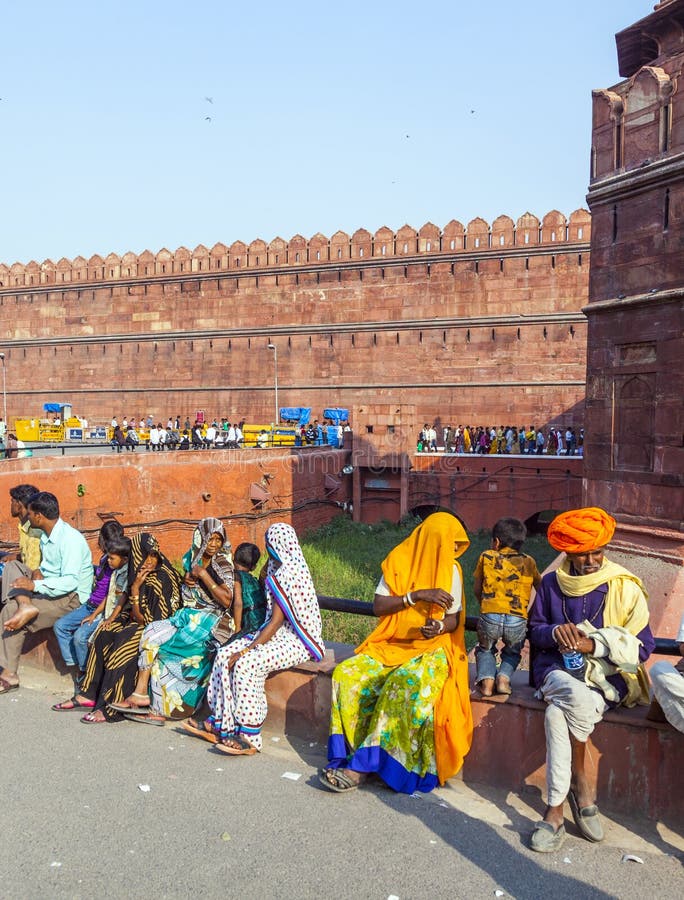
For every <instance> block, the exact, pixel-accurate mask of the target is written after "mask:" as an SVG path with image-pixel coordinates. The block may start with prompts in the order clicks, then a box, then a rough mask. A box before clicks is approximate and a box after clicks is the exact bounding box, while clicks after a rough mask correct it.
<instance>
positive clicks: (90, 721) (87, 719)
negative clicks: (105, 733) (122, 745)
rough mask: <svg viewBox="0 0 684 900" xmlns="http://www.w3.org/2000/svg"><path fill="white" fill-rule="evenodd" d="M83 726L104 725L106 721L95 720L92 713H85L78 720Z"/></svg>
mask: <svg viewBox="0 0 684 900" xmlns="http://www.w3.org/2000/svg"><path fill="white" fill-rule="evenodd" d="M79 721H81V722H83V724H84V725H104V724H105V723H106V721H107V720H106V719H95V718H94V712H89V713H86V714H85V715H84V716H81V718H80V720H79Z"/></svg>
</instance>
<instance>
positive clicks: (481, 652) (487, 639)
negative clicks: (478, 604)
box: [475, 613, 527, 684]
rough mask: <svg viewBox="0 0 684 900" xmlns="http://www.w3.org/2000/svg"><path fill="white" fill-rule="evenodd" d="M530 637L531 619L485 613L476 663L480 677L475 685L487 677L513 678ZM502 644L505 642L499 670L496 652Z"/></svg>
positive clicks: (479, 630)
mask: <svg viewBox="0 0 684 900" xmlns="http://www.w3.org/2000/svg"><path fill="white" fill-rule="evenodd" d="M526 636H527V619H521V618H520V616H512V615H510V614H508V613H483V614H481V615H480V617H479V619H478V620H477V639H478V644H477V647H475V664H476V667H477V675H476V678H475V683H476V684H479V682H480V681H482V679H483V678H496V676H497V674H499V675H503V676H504V677H505V678H510V677H511V675H512V674H513V673H514V672H515V670H516V669H517V668H518V666H519V665H520V651H521V650H522V647H523V644H524V643H525V637H526ZM499 641H503V647H502V649H501V666H500V668H499V671H498V673H497V671H496V651H497V645H498V643H499Z"/></svg>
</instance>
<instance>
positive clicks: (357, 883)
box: [0, 671, 684, 900]
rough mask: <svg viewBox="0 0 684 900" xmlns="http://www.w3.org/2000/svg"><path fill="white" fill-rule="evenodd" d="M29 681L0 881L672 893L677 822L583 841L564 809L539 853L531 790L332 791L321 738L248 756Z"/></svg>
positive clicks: (12, 702)
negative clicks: (560, 831)
mask: <svg viewBox="0 0 684 900" xmlns="http://www.w3.org/2000/svg"><path fill="white" fill-rule="evenodd" d="M44 682H45V675H44V673H40V675H39V676H33V677H32V676H31V674H30V673H29V672H28V671H27V672H25V673H24V685H25V686H24V687H22V689H21V690H19V691H16V692H12V693H11V694H9V695H7V696H2V697H0V754H1V756H2V773H3V777H2V792H1V798H2V799H1V802H0V825H1V827H2V832H3V840H2V849H1V850H0V870H1V871H2V889H1V894H2V896H4V897H11V898H44V897H50V898H62V897H64V898H93V897H95V898H97V897H107V898H112V900H114V898H127V900H133V898H138V897H140V898H143V897H146V898H147V897H154V898H160V897H164V898H186V897H190V896H193V895H194V896H201V897H209V898H212V897H217V898H218V897H224V898H225V897H229V898H231V897H241V898H271V897H273V898H281V897H282V898H290V900H291V898H314V897H315V898H327V897H330V898H377V900H387V898H390V897H398V898H401V900H407V898H433V897H438V898H439V897H445V898H446V897H448V898H468V900H472V898H476V897H494V896H499V897H500V896H506V897H516V898H540V897H551V898H553V900H561V898H566V897H567V898H572V900H580V898H587V900H589V898H591V900H603V898H607V897H618V898H621V900H627V898H635V900H637V898H638V900H643V898H644V897H652V898H669V897H675V896H680V895H681V887H682V875H683V873H682V860H683V859H684V852H683V851H684V838H682V837H678V836H677V835H676V834H674V833H673V832H672V831H670V830H669V829H668V827H667V824H666V823H659V824H658V825H657V826H654V825H653V824H652V823H646V822H643V821H639V820H634V821H632V822H630V823H627V822H616V821H612V822H606V827H607V838H606V841H605V842H604V843H603V844H601V845H592V844H589V843H587V842H586V841H584V840H582V839H581V838H579V837H578V836H577V834H576V832H575V829H574V825H572V824H571V821H569V822H568V823H567V824H568V833H569V835H568V839H567V840H566V843H565V845H564V847H563V848H562V849H561V851H560V852H558V853H555V854H550V855H548V856H540V855H538V854H534V853H532V852H531V851H530V850H528V849H527V846H526V843H527V839H528V836H529V833H530V831H531V827H532V823H533V822H534V821H535V820H536V819H538V818H539V816H540V811H541V810H542V808H543V806H542V801H541V798H540V796H539V794H538V792H536V791H535V792H533V793H531V794H529V795H525V796H515V795H512V794H506V793H504V792H495V791H490V790H488V789H487V788H486V787H484V786H483V787H481V788H478V789H473V787H472V786H470V787H466V786H465V785H464V784H463V783H461V782H460V781H458V780H455V781H454V782H452V783H451V784H449V785H448V786H447V787H445V788H442V789H439V790H437V791H435V792H433V793H432V794H430V795H427V796H422V795H421V796H420V797H408V796H402V795H397V794H394V793H393V792H391V791H389V790H388V789H386V788H384V787H383V786H382V785H381V784H379V783H373V784H372V786H368V787H365V788H363V789H361V790H358V791H354V792H352V793H350V794H349V795H346V796H338V795H336V794H332V793H329V792H327V791H324V790H323V789H322V788H320V787H319V785H318V781H317V777H316V775H317V770H318V769H319V767H320V766H321V765H322V764H323V762H324V758H325V748H324V747H323V746H322V745H321V744H320V743H315V742H313V741H305V740H300V739H294V738H293V739H292V740H289V739H288V738H287V737H286V736H285V735H282V734H276V733H273V732H269V733H267V734H266V737H265V747H264V752H263V753H262V754H261V755H260V756H258V757H244V758H231V757H226V756H224V755H220V754H218V753H217V752H216V751H213V750H212V749H211V748H210V747H209V745H208V744H205V743H204V742H202V741H199V740H197V739H194V738H192V737H188V736H185V735H182V734H180V733H178V731H177V730H176V726H175V725H173V724H167V725H166V726H164V728H153V727H150V726H143V725H139V724H134V723H128V722H125V723H117V724H106V725H99V726H86V725H82V724H81V723H80V722H79V716H78V713H54V712H52V711H51V710H50V705H51V704H52V703H54V702H55V700H56V699H61V698H63V697H64V696H65V695H64V692H63V685H61V684H59V683H55V684H52V685H47V686H46V685H45V683H44ZM31 684H33V685H34V686H33V687H31V686H30V685H31ZM38 685H40V686H38ZM141 786H149V790H143V789H141ZM627 826H629V827H627ZM625 854H633V855H636V856H638V857H640V858H641V860H643V862H642V863H639V862H634V861H623V857H624V855H625ZM499 891H501V892H503V893H502V894H499V893H498V892H499Z"/></svg>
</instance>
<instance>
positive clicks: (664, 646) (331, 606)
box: [318, 594, 680, 656]
mask: <svg viewBox="0 0 684 900" xmlns="http://www.w3.org/2000/svg"><path fill="white" fill-rule="evenodd" d="M318 605H319V606H320V608H321V609H328V610H331V611H332V612H343V613H351V614H352V615H354V616H375V613H374V612H373V604H372V603H368V602H367V601H365V600H350V599H348V598H347V597H327V596H325V595H323V594H319V595H318ZM465 628H466V631H477V616H466V620H465ZM653 652H654V653H660V654H662V655H664V656H680V652H679V644H678V643H677V641H675V640H672V639H670V638H659V637H657V638H656V639H655V650H654V651H653Z"/></svg>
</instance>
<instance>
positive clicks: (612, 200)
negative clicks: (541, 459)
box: [585, 0, 684, 529]
mask: <svg viewBox="0 0 684 900" xmlns="http://www.w3.org/2000/svg"><path fill="white" fill-rule="evenodd" d="M682 15H684V0H674V2H672V3H669V4H661V5H660V6H658V7H656V9H655V11H654V12H653V13H652V14H651V15H650V16H648V17H647V18H646V19H644V20H642V21H641V22H639V23H637V24H636V25H634V26H631V27H630V28H628V29H625V31H623V32H621V33H620V34H618V35H617V45H618V61H619V66H620V72H621V74H622V75H624V76H627V77H626V80H625V81H622V82H620V83H619V84H617V85H615V86H614V87H612V88H610V89H609V90H600V91H595V92H594V120H593V140H592V143H593V154H592V156H593V171H592V181H591V186H590V191H589V197H588V199H589V204H590V207H591V211H592V237H591V276H590V289H589V293H590V297H589V299H590V303H589V305H588V307H587V315H588V317H589V335H588V346H587V415H586V428H587V432H586V433H587V440H586V443H585V456H586V499H587V502H588V503H591V504H595V505H598V506H605V507H606V508H607V509H609V510H610V511H611V512H612V513H614V514H617V516H618V518H619V519H620V521H622V522H627V523H629V522H632V523H634V524H642V525H648V526H652V525H658V526H663V527H665V528H674V529H680V528H681V525H682V510H683V509H684V476H683V474H682V473H683V472H684V442H683V440H682V434H683V433H684V412H683V406H682V397H683V396H684V366H683V363H682V360H684V337H683V336H684V304H683V302H682V301H683V298H684V155H683V151H684V91H683V89H682V83H681V77H680V73H681V68H682V64H683V63H684V49H683V48H682V43H681V17H682Z"/></svg>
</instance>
